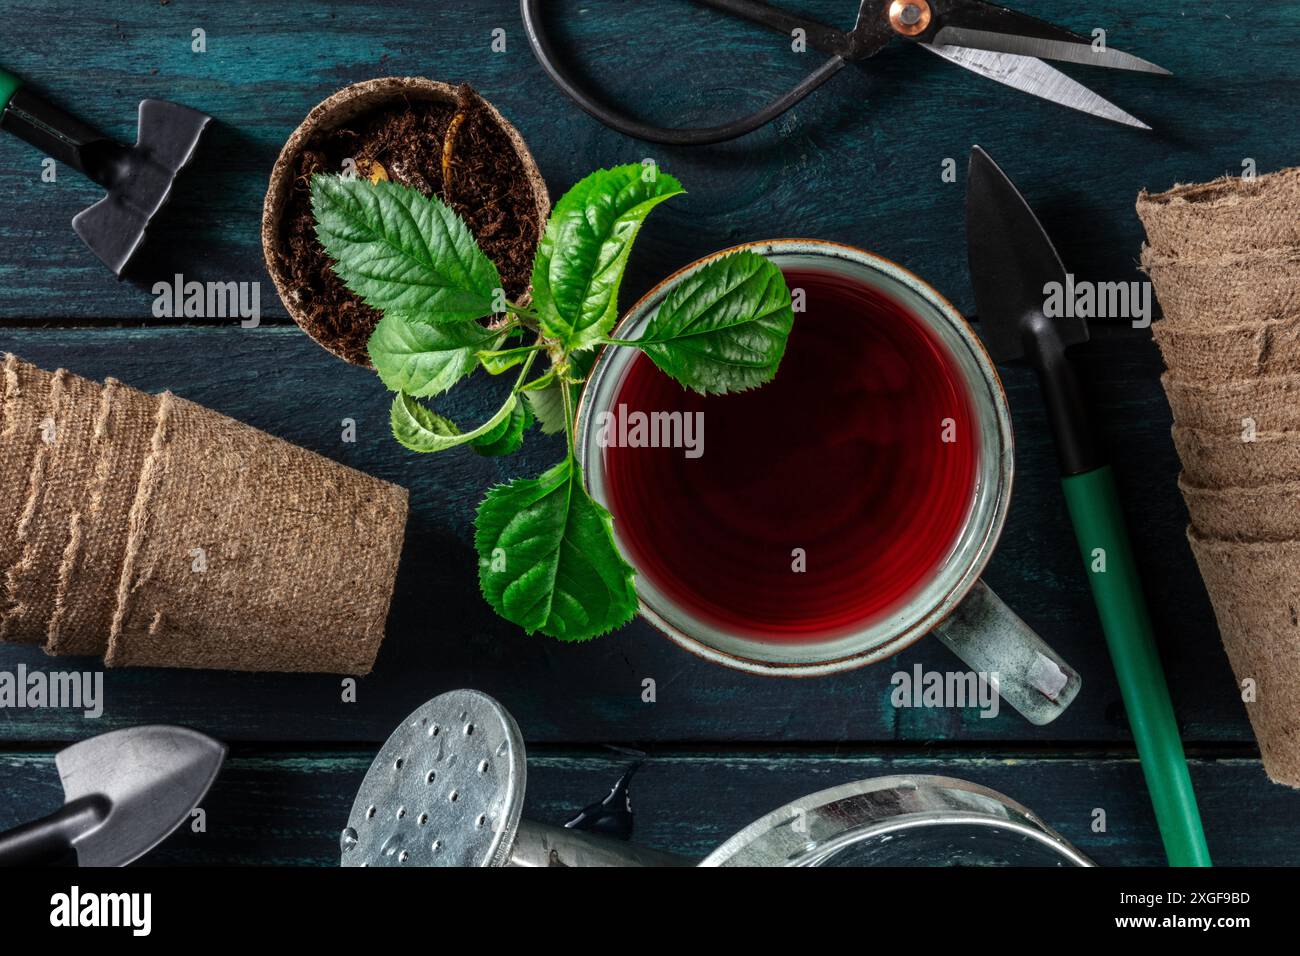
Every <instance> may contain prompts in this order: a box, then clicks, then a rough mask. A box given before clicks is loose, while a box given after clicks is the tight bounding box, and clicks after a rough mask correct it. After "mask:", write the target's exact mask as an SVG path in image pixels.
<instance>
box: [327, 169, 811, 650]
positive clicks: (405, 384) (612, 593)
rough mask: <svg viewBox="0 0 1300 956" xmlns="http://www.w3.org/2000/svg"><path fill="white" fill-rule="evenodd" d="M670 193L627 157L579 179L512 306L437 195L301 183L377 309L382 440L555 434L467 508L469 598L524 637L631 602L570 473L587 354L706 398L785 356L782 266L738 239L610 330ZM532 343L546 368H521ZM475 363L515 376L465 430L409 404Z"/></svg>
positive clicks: (608, 619)
mask: <svg viewBox="0 0 1300 956" xmlns="http://www.w3.org/2000/svg"><path fill="white" fill-rule="evenodd" d="M682 191H683V190H682V187H681V184H680V183H679V182H678V181H677V180H676V179H674V178H673V177H672V176H669V175H668V174H666V173H663V172H660V171H659V170H658V169H657V168H656V167H654V166H651V165H645V164H639V163H638V164H632V165H627V166H618V167H615V168H614V169H602V170H597V171H596V172H594V173H592V174H591V175H589V176H587V177H586V178H585V179H583V180H582V181H581V182H579V183H578V184H577V185H575V186H574V187H573V188H572V189H570V190H569V191H568V192H567V193H565V194H564V196H562V197H561V198H560V200H559V202H557V203H556V204H555V208H554V209H553V210H552V212H551V217H550V220H549V221H548V223H547V225H546V231H545V233H544V235H543V236H542V239H541V242H540V243H539V244H538V248H537V254H536V258H535V260H534V263H533V275H532V300H531V302H530V303H529V304H528V305H522V304H520V303H518V302H512V301H510V300H509V299H508V298H507V297H506V295H505V294H504V292H503V291H502V288H501V285H502V284H501V278H500V276H499V275H498V273H497V267H496V265H495V264H493V262H492V260H491V259H489V258H488V257H487V256H486V255H484V253H483V251H482V250H481V249H480V248H479V247H478V244H477V243H476V242H475V240H474V237H473V235H472V234H471V233H470V231H469V229H468V228H467V227H466V226H465V223H464V222H462V221H461V219H460V217H458V216H457V215H456V213H455V212H453V211H452V210H451V209H450V208H449V207H447V206H446V205H445V204H443V203H442V202H440V201H438V200H437V199H436V198H430V197H426V196H424V195H423V194H421V193H420V192H419V191H417V190H414V189H409V188H407V187H404V186H399V185H397V184H395V183H391V182H378V183H371V182H368V181H366V180H364V179H345V178H342V177H338V176H324V175H318V176H316V177H315V178H314V179H313V181H312V208H313V212H314V214H315V217H316V235H317V236H318V238H319V239H320V242H321V244H322V245H323V246H324V248H325V251H326V252H328V253H329V255H330V256H331V257H332V258H333V260H334V271H335V272H336V273H337V274H338V276H339V277H340V278H341V279H342V280H343V281H344V282H345V283H346V284H347V286H348V288H350V289H351V290H352V291H353V292H355V293H356V294H357V295H358V296H360V297H361V298H362V299H363V300H364V301H365V302H366V303H368V304H369V305H371V306H373V307H374V308H376V309H378V310H379V311H380V312H381V313H383V318H382V320H381V321H380V322H379V325H378V327H377V328H376V329H375V332H374V335H373V336H372V337H371V339H370V343H369V351H370V358H371V361H372V362H373V364H374V366H375V369H376V370H377V371H378V372H379V377H380V378H381V379H382V380H383V382H384V384H385V385H387V386H388V387H389V389H391V390H392V391H394V392H396V393H397V394H396V396H395V398H394V399H393V407H392V415H391V419H392V426H393V435H394V436H395V437H396V438H397V440H398V441H399V442H400V443H401V444H402V445H404V446H405V447H407V448H409V449H411V450H413V451H420V452H436V451H444V450H446V449H448V448H454V447H456V446H457V445H468V446H469V447H470V448H472V449H473V450H474V451H476V452H478V453H479V454H482V455H505V454H509V453H511V452H513V451H515V450H516V449H517V448H519V446H520V445H521V444H522V442H523V440H524V433H525V431H526V430H527V429H528V428H529V427H530V426H531V425H532V424H533V423H534V421H536V422H537V423H539V424H540V427H541V429H542V431H543V432H544V433H547V434H554V433H557V432H560V431H563V432H564V433H565V435H566V437H567V447H568V451H567V454H566V455H565V457H564V459H563V460H562V461H560V462H559V463H557V464H556V465H555V466H554V467H552V468H550V469H549V470H548V471H546V472H545V473H543V474H541V475H539V476H538V477H536V478H521V479H517V480H515V481H512V482H510V483H509V484H505V485H499V486H497V487H495V488H493V489H491V490H490V491H489V492H488V493H487V496H486V497H485V498H484V499H483V502H482V504H480V505H479V509H478V514H477V516H476V519H475V535H474V543H475V547H476V549H477V550H478V556H479V583H480V585H481V587H482V590H483V595H484V597H486V598H487V600H488V602H489V603H490V604H491V605H492V607H493V608H494V609H495V610H496V612H497V613H498V614H500V615H501V616H502V617H504V618H506V619H508V620H510V621H513V622H514V623H515V624H518V625H519V626H520V627H522V628H523V629H524V630H526V631H527V632H529V633H530V634H531V633H533V632H534V631H541V632H542V633H543V634H548V635H550V636H551V637H555V638H558V639H560V640H563V641H583V640H587V639H589V638H592V637H596V636H597V635H600V634H604V633H606V632H608V631H611V630H613V629H614V628H617V627H620V626H621V625H623V624H626V623H627V622H628V621H629V620H631V618H632V616H633V615H634V614H635V613H636V608H637V600H636V591H635V589H634V586H633V575H634V572H633V569H632V567H631V566H630V565H629V564H628V563H627V562H626V561H625V560H623V557H622V556H621V555H620V554H619V552H618V549H617V547H616V545H615V543H614V537H613V533H612V527H613V525H612V518H611V516H610V514H609V512H608V511H606V510H605V508H604V507H602V506H601V505H600V504H599V503H598V502H596V501H594V500H593V499H592V498H591V497H590V496H589V495H588V493H587V491H586V488H585V487H584V484H583V480H582V471H581V468H580V466H579V464H578V460H577V457H576V455H575V449H574V428H575V424H574V418H575V406H576V399H577V395H578V392H579V390H580V388H581V386H582V382H583V378H584V376H585V374H586V370H587V369H588V368H589V367H590V363H591V360H592V358H593V354H594V353H593V350H594V349H595V348H596V347H597V346H611V347H628V348H637V349H640V350H641V351H643V352H644V353H645V354H646V355H648V356H649V357H650V359H651V361H653V362H654V363H655V365H657V366H658V367H659V368H660V369H661V370H662V371H663V372H665V373H666V374H668V375H669V376H671V377H672V378H673V379H675V380H676V381H678V382H679V383H681V384H682V385H684V386H685V387H687V388H689V389H693V390H695V391H697V392H701V393H709V394H721V393H725V392H734V391H739V390H743V389H749V388H754V387H756V386H759V385H762V384H764V383H766V382H769V381H771V379H772V377H773V376H774V375H776V370H777V366H778V365H779V363H780V361H781V356H782V354H783V353H784V352H785V344H786V339H787V337H788V336H789V333H790V328H791V325H792V324H793V321H794V314H793V311H792V310H791V307H790V292H789V289H787V288H786V284H785V280H784V278H783V277H782V275H781V272H780V270H779V269H778V268H777V267H776V266H775V265H773V264H772V263H771V262H770V261H768V260H767V259H765V258H763V257H762V256H760V255H757V254H755V253H752V252H736V253H733V254H731V255H727V256H723V257H721V258H718V259H715V260H714V261H712V262H710V263H708V264H707V265H706V266H704V267H703V268H701V269H700V270H699V271H697V272H696V273H694V274H693V275H692V276H691V277H690V278H689V279H688V280H686V281H684V282H682V283H681V284H679V285H678V286H676V287H675V288H674V289H673V290H672V292H670V293H669V294H668V296H667V297H666V298H665V299H664V301H663V302H662V303H661V304H660V306H659V308H658V311H657V312H656V313H655V314H654V316H653V317H652V318H651V319H650V321H649V323H648V324H647V326H646V327H645V329H644V331H643V333H642V334H641V335H640V337H638V338H637V339H635V340H631V341H629V340H624V339H614V338H610V333H611V332H612V331H613V328H614V323H615V321H616V319H617V318H618V289H619V284H620V281H621V279H622V277H623V270H624V268H625V266H626V264H627V258H628V253H629V252H630V251H631V248H632V244H633V242H634V241H635V240H636V236H637V232H638V231H639V229H640V227H641V223H642V222H644V221H645V218H646V216H648V215H649V213H650V211H651V210H652V209H654V208H655V207H656V206H657V205H659V204H660V203H661V202H663V201H664V200H666V199H671V198H672V197H673V196H676V195H678V194H679V193H681V192H682ZM539 357H544V358H545V359H546V360H547V362H548V363H549V366H548V367H547V368H546V369H545V370H539V371H538V372H537V373H536V374H533V373H534V366H535V365H536V363H537V360H538V358H539ZM480 367H481V368H483V369H484V370H485V371H487V372H488V373H489V374H491V375H502V374H505V373H508V372H509V373H512V374H514V376H515V382H514V386H513V388H512V389H511V391H510V394H509V395H508V396H507V397H506V400H505V402H504V403H503V404H502V405H501V407H500V408H498V409H497V411H496V412H495V413H494V414H493V415H491V416H490V417H489V418H488V419H487V420H486V421H484V422H481V423H479V424H477V425H475V426H473V427H469V428H462V427H461V426H460V425H458V424H456V423H455V422H453V421H451V420H450V419H448V418H447V417H445V416H443V415H440V414H439V413H438V412H436V411H434V410H433V408H431V407H430V406H429V405H428V404H426V403H425V402H424V401H422V399H431V398H434V397H436V396H438V395H441V394H442V393H444V392H446V391H448V390H449V389H451V388H452V386H454V385H455V384H456V383H458V382H459V381H460V380H461V379H463V378H465V377H466V376H468V375H470V374H471V373H472V372H474V371H475V370H476V369H478V368H480ZM530 376H531V377H530Z"/></svg>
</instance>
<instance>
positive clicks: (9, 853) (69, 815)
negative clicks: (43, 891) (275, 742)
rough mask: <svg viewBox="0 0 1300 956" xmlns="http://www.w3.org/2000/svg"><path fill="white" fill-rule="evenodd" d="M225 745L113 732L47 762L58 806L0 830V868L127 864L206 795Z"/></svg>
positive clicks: (154, 730)
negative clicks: (55, 778) (54, 770)
mask: <svg viewBox="0 0 1300 956" xmlns="http://www.w3.org/2000/svg"><path fill="white" fill-rule="evenodd" d="M225 755H226V748H225V746H224V745H223V744H220V743H218V742H217V741H215V740H213V739H212V738H211V737H207V736H204V735H203V734H201V733H198V732H197V731H194V730H188V729H186V728H184V727H169V726H163V725H149V726H143V727H129V728H127V729H125V730H114V731H111V732H109V733H106V734H101V735H100V736H98V737H91V738H90V739H88V740H83V741H81V742H79V743H75V744H73V745H72V746H71V747H67V748H65V749H63V750H61V751H59V753H58V754H56V755H55V757H54V763H55V766H57V767H58V771H59V779H60V780H61V781H62V783H63V796H64V804H63V807H62V808H61V809H59V810H56V811H55V812H54V813H52V814H50V815H49V816H48V817H45V818H43V819H40V820H36V821H33V822H32V823H27V824H24V825H23V826H20V827H18V828H17V829H14V830H10V831H9V832H8V833H0V866H41V865H49V864H55V863H60V862H62V861H64V860H65V859H68V858H69V857H70V855H71V854H73V853H75V855H76V860H77V864H78V865H79V866H126V865H127V864H128V863H130V862H132V861H133V860H136V859H138V858H140V857H141V856H143V855H144V854H146V853H148V852H149V851H150V850H152V849H153V848H154V847H155V846H157V845H158V844H159V843H161V842H162V841H163V840H164V839H166V838H167V837H168V836H169V835H170V834H171V833H172V831H173V830H175V829H176V828H177V827H179V826H180V825H181V824H182V823H184V822H185V821H186V820H188V819H189V817H190V814H191V812H192V811H193V810H194V808H195V807H196V806H198V803H199V801H200V800H202V799H203V797H204V795H205V794H206V793H207V792H208V788H209V787H210V786H211V785H212V781H213V780H215V779H216V776H217V771H218V770H220V769H221V763H222V761H223V760H224V759H225Z"/></svg>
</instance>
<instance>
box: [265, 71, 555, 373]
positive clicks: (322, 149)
mask: <svg viewBox="0 0 1300 956" xmlns="http://www.w3.org/2000/svg"><path fill="white" fill-rule="evenodd" d="M458 114H459V115H460V117H461V118H460V119H459V120H457V119H456V117H457V115H458ZM348 160H351V164H348V162H347V161H348ZM349 165H350V166H351V168H352V169H354V170H355V172H356V174H357V175H358V176H362V177H366V178H371V179H374V178H386V179H389V180H391V181H393V182H399V183H402V184H403V185H407V186H411V187H413V188H416V189H419V190H420V191H421V192H424V193H425V194H426V195H434V196H437V197H438V198H439V199H442V200H443V201H445V202H447V203H448V204H449V205H450V206H451V207H452V208H453V209H455V210H456V212H457V213H459V214H460V216H461V218H463V219H464V220H465V222H466V224H467V225H468V226H469V228H470V231H471V232H473V233H474V235H475V237H476V238H477V239H478V241H479V244H480V245H481V246H482V247H483V250H484V252H486V253H487V255H488V256H489V257H490V258H492V259H493V261H495V262H496V264H497V268H498V269H499V270H500V272H501V279H502V283H503V285H504V286H505V290H506V293H507V294H508V295H510V296H511V297H512V298H515V299H524V298H526V296H527V294H528V288H529V278H530V275H531V265H532V259H533V254H534V252H535V250H536V246H537V242H538V240H539V239H540V238H541V235H542V231H543V230H544V229H545V226H546V219H547V217H548V216H549V215H550V208H551V201H550V197H549V195H548V194H547V191H546V183H545V181H544V180H543V179H542V175H541V173H540V172H539V171H538V169H537V164H536V162H534V160H533V156H532V154H531V153H530V152H529V151H528V146H527V145H526V144H525V143H524V140H523V137H522V136H520V135H519V133H518V131H517V130H516V129H515V128H514V127H513V126H511V125H510V123H509V122H508V121H507V120H506V119H505V118H504V117H502V115H501V114H500V113H499V112H497V110H496V108H495V107H493V106H492V104H490V103H488V102H487V101H486V100H484V99H483V98H482V97H480V96H478V94H477V93H475V92H474V91H473V90H471V89H470V88H469V87H468V86H460V87H455V86H451V85H449V84H447V83H439V82H436V81H434V80H427V79H423V78H421V77H385V78H382V79H374V80H366V81H364V82H361V83H355V84H353V85H352V86H348V87H345V88H343V89H341V90H339V91H338V92H337V93H335V94H334V95H333V96H331V97H329V98H328V99H326V100H325V101H324V102H322V103H320V104H318V105H317V106H316V107H315V108H314V109H312V111H311V112H310V113H308V114H307V118H306V119H304V120H303V121H302V123H301V125H299V126H298V128H297V129H296V130H294V131H293V135H291V136H290V137H289V140H288V142H286V143H285V144H284V148H283V149H282V150H281V151H280V157H279V159H277V160H276V163H275V167H274V169H272V171H271V182H270V185H269V187H268V188H267V192H266V202H265V204H264V206H263V209H262V252H263V254H264V256H265V257H266V267H267V270H268V271H269V272H270V274H271V280H272V281H273V282H274V283H275V289H276V292H277V293H279V296H280V299H281V301H282V302H284V305H285V308H286V309H287V310H288V311H289V314H290V315H291V316H293V319H294V321H295V322H297V323H298V325H299V326H300V327H301V328H302V329H303V331H305V332H306V333H307V334H308V335H310V336H311V337H312V338H313V339H315V340H316V341H317V342H318V343H319V344H320V345H321V346H323V347H324V348H325V349H327V350H328V351H329V352H331V353H333V354H334V355H336V356H338V357H339V358H342V359H345V360H346V361H348V362H351V363H353V364H354V365H361V366H369V365H370V360H369V356H368V355H367V354H366V342H367V340H368V339H369V337H370V333H371V332H372V331H373V330H374V326H375V324H376V323H377V322H378V321H379V313H378V312H377V311H376V310H374V309H372V308H371V307H370V306H368V305H366V304H365V303H363V302H362V301H361V300H360V299H359V298H358V297H357V296H355V295H354V294H353V293H352V292H351V291H349V290H348V289H347V288H346V287H344V286H343V284H342V282H341V281H340V280H339V279H338V278H337V277H336V276H335V275H334V273H333V271H332V269H330V268H329V260H328V258H327V257H326V256H325V253H324V250H323V249H322V248H321V247H320V244H319V243H318V242H317V240H316V238H315V234H314V232H313V231H312V222H313V220H312V219H311V194H310V188H311V182H310V180H311V176H312V175H313V174H315V173H318V172H320V173H342V172H345V171H348V167H349ZM444 169H446V170H449V171H450V173H451V175H449V176H447V177H444V176H443V174H442V172H443V170H444ZM444 179H445V180H446V181H444Z"/></svg>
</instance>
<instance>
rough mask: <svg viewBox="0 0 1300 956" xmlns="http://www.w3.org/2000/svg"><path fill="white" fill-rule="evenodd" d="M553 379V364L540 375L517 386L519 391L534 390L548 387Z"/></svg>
mask: <svg viewBox="0 0 1300 956" xmlns="http://www.w3.org/2000/svg"><path fill="white" fill-rule="evenodd" d="M554 381H555V366H551V367H550V368H548V369H547V370H546V372H545V373H543V374H542V375H539V376H537V378H535V379H533V380H532V381H531V382H526V383H524V384H523V385H520V386H519V391H521V392H536V391H540V390H541V389H544V388H546V387H548V386H549V385H550V384H551V383H552V382H554Z"/></svg>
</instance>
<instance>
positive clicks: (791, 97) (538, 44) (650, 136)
mask: <svg viewBox="0 0 1300 956" xmlns="http://www.w3.org/2000/svg"><path fill="white" fill-rule="evenodd" d="M539 6H541V3H540V0H519V11H520V13H521V14H522V15H523V18H524V32H525V33H526V34H527V35H528V45H529V46H531V47H532V48H533V55H534V56H536V57H537V62H538V63H540V64H541V65H542V69H544V70H545V71H546V72H547V74H548V75H549V76H550V78H551V79H552V80H553V81H554V82H555V85H556V86H558V87H559V88H560V89H561V90H563V91H564V92H565V93H566V94H567V95H568V97H569V98H570V99H571V100H573V102H575V103H577V104H578V105H579V106H581V107H582V108H583V109H584V110H586V111H587V112H588V113H590V114H591V115H592V116H594V117H595V118H596V119H598V120H600V121H601V122H602V123H604V124H605V125H606V126H608V127H610V128H611V129H615V130H618V131H619V132H620V133H623V134H624V135H627V136H631V137H633V138H635V139H643V140H645V141H646V142H650V143H659V144H661V145H664V146H708V145H711V144H713V143H725V142H727V141H728V140H732V139H736V138H737V137H740V136H744V135H745V134H746V133H752V132H753V131H754V130H756V129H758V128H759V127H760V126H766V125H767V124H768V123H770V122H772V120H774V119H776V118H777V117H778V116H780V115H781V114H782V113H784V112H785V111H786V110H788V109H790V107H792V106H794V105H795V104H796V103H798V102H799V101H800V100H802V99H803V98H804V97H805V96H807V95H808V94H809V93H811V92H812V91H813V90H815V89H817V87H819V86H821V85H822V84H823V83H825V82H826V81H827V80H829V79H830V78H831V77H832V76H834V75H835V74H836V73H838V72H839V71H840V70H841V69H842V68H843V67H844V64H845V63H846V62H847V61H846V60H845V59H844V58H843V57H841V56H839V55H838V54H835V55H832V56H831V57H830V58H829V59H828V60H827V61H826V62H825V63H823V64H822V65H821V66H819V67H818V68H817V69H815V70H813V72H811V73H809V74H808V75H807V76H805V77H804V78H803V79H802V80H801V81H800V82H799V85H798V86H796V87H794V89H792V90H790V91H789V92H788V93H784V94H782V95H781V96H778V97H777V98H776V99H774V100H773V101H772V102H771V103H768V104H767V105H766V106H764V107H763V108H762V109H761V110H758V111H757V112H755V113H750V114H749V115H748V116H742V117H741V118H740V119H736V120H732V121H731V122H730V123H725V124H723V125H722V126H702V127H696V128H689V129H680V128H672V127H667V126H653V125H651V124H649V123H643V122H641V121H640V120H636V119H633V118H632V117H630V116H625V115H624V114H622V113H620V112H618V111H617V110H615V109H613V108H611V107H609V106H606V105H605V104H604V103H601V102H600V101H599V100H597V99H595V98H594V97H593V96H591V95H590V94H589V93H588V92H587V91H586V90H584V89H583V88H582V87H581V86H579V85H578V83H577V82H576V81H575V80H574V79H573V77H572V76H570V75H569V74H568V73H567V72H566V71H565V70H564V69H563V68H562V67H561V66H560V65H559V58H558V57H557V56H556V54H555V49H554V47H552V46H551V41H550V38H549V37H548V36H547V35H546V31H545V29H543V27H542V20H541V16H540V14H539V13H538V7H539Z"/></svg>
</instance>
